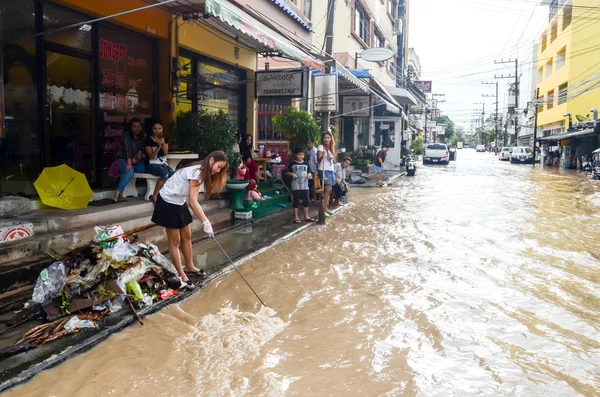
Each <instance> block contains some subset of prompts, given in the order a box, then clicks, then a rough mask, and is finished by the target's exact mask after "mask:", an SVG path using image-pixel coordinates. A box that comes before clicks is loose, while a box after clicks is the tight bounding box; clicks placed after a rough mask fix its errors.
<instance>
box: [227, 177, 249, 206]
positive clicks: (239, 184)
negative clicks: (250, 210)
mask: <svg viewBox="0 0 600 397" xmlns="http://www.w3.org/2000/svg"><path fill="white" fill-rule="evenodd" d="M226 186H227V189H228V190H229V191H231V198H230V199H229V208H231V209H232V210H236V211H243V210H244V200H245V199H246V186H248V181H245V180H229V181H227V185H226Z"/></svg>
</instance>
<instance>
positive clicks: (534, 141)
mask: <svg viewBox="0 0 600 397" xmlns="http://www.w3.org/2000/svg"><path fill="white" fill-rule="evenodd" d="M539 98H540V89H539V88H538V89H536V90H535V106H534V109H535V110H534V112H535V114H534V115H533V167H534V168H535V149H536V143H537V119H538V106H539V105H538V99H539Z"/></svg>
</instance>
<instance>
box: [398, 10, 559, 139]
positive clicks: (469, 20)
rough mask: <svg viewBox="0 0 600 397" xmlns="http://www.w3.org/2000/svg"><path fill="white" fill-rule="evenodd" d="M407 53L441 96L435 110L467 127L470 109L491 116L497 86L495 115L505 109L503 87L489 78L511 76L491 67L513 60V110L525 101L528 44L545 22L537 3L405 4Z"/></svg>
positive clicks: (509, 68) (509, 67)
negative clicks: (516, 85) (517, 84)
mask: <svg viewBox="0 0 600 397" xmlns="http://www.w3.org/2000/svg"><path fill="white" fill-rule="evenodd" d="M409 1H410V3H409V22H408V29H409V33H408V34H409V36H408V42H409V47H412V48H414V49H415V51H416V52H417V54H418V56H419V58H420V61H421V69H422V71H421V79H422V80H432V82H433V83H432V84H433V87H432V91H433V92H434V93H437V94H444V95H445V97H444V98H438V99H445V100H446V102H445V103H441V104H440V106H439V108H440V109H442V113H443V114H445V115H448V116H449V117H450V119H451V120H452V121H454V122H455V123H457V124H460V125H463V126H464V127H465V128H466V129H467V130H468V129H469V128H470V127H471V121H470V120H471V119H473V118H474V117H473V113H474V110H475V109H479V114H481V108H482V105H475V104H474V103H476V102H485V103H486V105H485V110H486V115H490V114H491V113H490V111H495V101H496V100H495V98H493V97H488V98H484V97H482V94H488V95H495V91H496V87H495V85H484V84H482V82H484V81H485V82H495V81H498V82H499V88H498V90H499V94H498V96H499V109H500V110H499V112H502V111H503V109H506V92H507V89H508V83H509V82H511V81H514V80H509V79H497V80H495V79H494V74H496V75H502V74H504V75H505V76H508V75H511V76H513V75H514V64H513V63H509V64H504V65H502V64H494V61H495V60H497V61H500V60H502V59H504V60H508V59H515V57H516V58H518V60H519V63H520V64H521V65H522V66H521V67H520V71H519V73H522V76H521V79H522V80H521V95H520V100H519V102H520V103H519V105H520V106H519V107H520V108H522V107H523V106H522V104H523V103H526V102H527V101H528V100H531V98H530V92H531V91H532V89H531V86H530V85H531V84H530V77H531V76H530V75H531V68H532V58H533V51H534V40H536V39H538V38H539V35H540V33H541V31H542V29H543V28H545V27H546V24H547V22H548V6H547V5H540V0H537V1H536V0H495V1H493V0H453V1H448V0H409Z"/></svg>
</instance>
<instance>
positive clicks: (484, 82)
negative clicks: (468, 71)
mask: <svg viewBox="0 0 600 397" xmlns="http://www.w3.org/2000/svg"><path fill="white" fill-rule="evenodd" d="M481 84H488V85H493V84H496V95H495V96H494V95H482V96H484V97H486V96H487V97H494V98H496V116H495V117H494V136H495V137H496V139H495V142H496V143H495V146H496V150H495V151H494V154H495V155H498V82H497V81H496V82H487V81H482V82H481Z"/></svg>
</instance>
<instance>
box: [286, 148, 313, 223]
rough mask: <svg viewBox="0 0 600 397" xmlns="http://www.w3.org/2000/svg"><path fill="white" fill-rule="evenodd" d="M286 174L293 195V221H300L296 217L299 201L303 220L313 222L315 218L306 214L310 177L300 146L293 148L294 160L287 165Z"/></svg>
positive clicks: (308, 201)
mask: <svg viewBox="0 0 600 397" xmlns="http://www.w3.org/2000/svg"><path fill="white" fill-rule="evenodd" d="M286 174H288V175H290V176H291V177H292V178H294V179H293V181H292V194H293V195H294V223H302V221H301V220H300V218H299V217H298V208H300V202H301V201H302V206H303V207H304V220H305V221H306V222H314V221H315V220H314V219H313V218H311V217H310V215H309V214H308V206H309V205H310V194H309V193H310V190H309V189H308V180H309V178H312V174H310V173H309V165H308V163H307V162H306V161H304V152H303V151H302V149H301V148H297V149H295V150H294V160H293V161H291V162H290V164H289V165H288V167H287V170H286Z"/></svg>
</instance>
